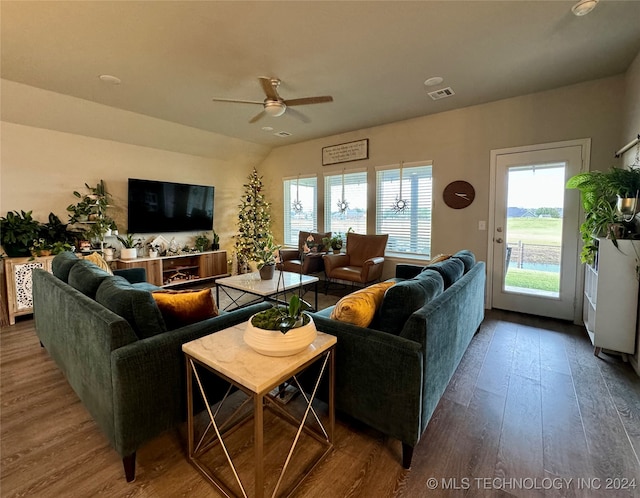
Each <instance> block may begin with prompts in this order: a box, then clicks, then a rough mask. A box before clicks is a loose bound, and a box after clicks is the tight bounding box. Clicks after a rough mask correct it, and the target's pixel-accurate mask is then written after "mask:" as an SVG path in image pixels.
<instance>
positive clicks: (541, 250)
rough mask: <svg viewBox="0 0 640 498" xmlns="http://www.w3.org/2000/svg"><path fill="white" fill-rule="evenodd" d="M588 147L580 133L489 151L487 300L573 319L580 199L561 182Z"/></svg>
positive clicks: (572, 172)
mask: <svg viewBox="0 0 640 498" xmlns="http://www.w3.org/2000/svg"><path fill="white" fill-rule="evenodd" d="M588 150H589V141H588V140H583V141H572V142H568V143H564V142H563V143H557V144H547V145H539V146H531V147H521V148H517V149H503V150H497V151H492V159H491V169H492V179H493V182H492V187H493V189H494V191H493V195H492V196H491V198H492V199H493V202H494V210H493V213H492V219H491V222H490V227H492V229H493V233H492V237H490V241H489V243H490V249H489V255H490V256H491V257H492V265H491V266H492V274H491V278H490V279H489V280H490V282H491V284H490V289H489V291H490V301H491V303H490V305H491V307H493V308H499V309H505V310H511V311H518V312H521V313H530V314H534V315H540V316H548V317H553V318H560V319H566V320H577V319H579V316H580V313H579V310H577V309H576V292H577V289H576V283H577V280H576V276H577V275H579V274H580V273H578V272H577V269H578V265H579V260H578V242H579V236H578V227H579V198H578V194H577V192H576V191H572V190H567V189H565V184H566V181H567V179H569V178H570V177H571V176H573V175H575V174H577V173H579V172H580V170H581V167H582V163H583V161H582V158H583V157H588ZM580 287H581V285H580Z"/></svg>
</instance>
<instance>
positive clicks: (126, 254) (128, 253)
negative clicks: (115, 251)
mask: <svg viewBox="0 0 640 498" xmlns="http://www.w3.org/2000/svg"><path fill="white" fill-rule="evenodd" d="M120 257H121V258H122V259H136V258H137V257H138V250H137V249H136V248H135V247H131V248H127V247H123V248H122V249H120Z"/></svg>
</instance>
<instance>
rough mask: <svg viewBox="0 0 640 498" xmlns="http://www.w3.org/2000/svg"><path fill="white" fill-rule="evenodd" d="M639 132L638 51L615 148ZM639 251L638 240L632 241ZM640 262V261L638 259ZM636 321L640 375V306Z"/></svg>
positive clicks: (630, 158)
mask: <svg viewBox="0 0 640 498" xmlns="http://www.w3.org/2000/svg"><path fill="white" fill-rule="evenodd" d="M638 134H640V53H638V55H637V56H636V58H635V60H634V61H633V63H632V64H631V66H630V67H629V70H628V71H627V74H626V77H625V100H624V130H623V133H622V134H621V136H620V141H619V143H618V147H617V150H619V148H620V147H622V146H624V145H625V144H628V143H629V142H631V141H632V140H633V139H634V138H636V137H637V136H638ZM638 147H640V145H637V146H636V147H633V148H632V149H630V150H628V151H627V152H626V153H625V154H624V155H623V157H622V164H623V165H624V166H628V165H632V164H637V163H636V153H637V152H638ZM634 244H635V246H636V247H637V248H638V252H640V242H634ZM638 264H640V261H638ZM638 308H639V309H638V321H637V324H636V325H637V334H636V353H635V355H634V356H633V358H632V359H631V364H632V365H633V368H635V370H636V372H638V375H640V306H639V307H638Z"/></svg>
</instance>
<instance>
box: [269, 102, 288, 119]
mask: <svg viewBox="0 0 640 498" xmlns="http://www.w3.org/2000/svg"><path fill="white" fill-rule="evenodd" d="M286 110H287V106H286V105H285V104H284V103H283V102H266V103H265V104H264V112H266V113H267V114H268V115H269V116H272V117H274V118H277V117H278V116H282V115H283V114H284V111H286Z"/></svg>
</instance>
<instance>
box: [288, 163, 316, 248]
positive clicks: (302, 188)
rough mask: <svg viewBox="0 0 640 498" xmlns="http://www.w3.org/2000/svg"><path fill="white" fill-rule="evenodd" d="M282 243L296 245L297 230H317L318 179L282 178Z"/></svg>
mask: <svg viewBox="0 0 640 498" xmlns="http://www.w3.org/2000/svg"><path fill="white" fill-rule="evenodd" d="M283 184H284V243H285V244H287V245H293V246H296V247H297V246H298V232H300V231H301V230H303V231H306V232H315V231H317V225H318V207H317V206H318V179H317V178H316V177H315V176H314V177H308V178H293V179H285V180H283Z"/></svg>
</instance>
